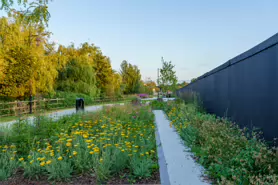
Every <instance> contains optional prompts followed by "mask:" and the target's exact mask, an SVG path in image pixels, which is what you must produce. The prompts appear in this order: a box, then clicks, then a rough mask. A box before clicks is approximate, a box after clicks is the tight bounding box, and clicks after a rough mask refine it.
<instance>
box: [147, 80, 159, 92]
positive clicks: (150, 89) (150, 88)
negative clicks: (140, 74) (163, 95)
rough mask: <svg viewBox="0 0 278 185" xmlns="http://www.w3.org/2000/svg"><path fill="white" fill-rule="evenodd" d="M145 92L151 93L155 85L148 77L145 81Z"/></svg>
mask: <svg viewBox="0 0 278 185" xmlns="http://www.w3.org/2000/svg"><path fill="white" fill-rule="evenodd" d="M144 84H145V92H146V93H147V94H153V91H154V90H156V88H157V86H156V83H155V82H154V81H152V80H151V79H150V78H148V79H147V80H146V81H145V82H144Z"/></svg>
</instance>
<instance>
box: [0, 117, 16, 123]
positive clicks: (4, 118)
mask: <svg viewBox="0 0 278 185" xmlns="http://www.w3.org/2000/svg"><path fill="white" fill-rule="evenodd" d="M17 119H18V117H16V116H7V117H0V123H1V122H2V123H3V122H9V121H14V120H17Z"/></svg>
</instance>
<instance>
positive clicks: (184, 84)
mask: <svg viewBox="0 0 278 185" xmlns="http://www.w3.org/2000/svg"><path fill="white" fill-rule="evenodd" d="M187 85H188V83H187V82H186V81H183V82H181V83H178V84H177V88H178V89H180V88H183V87H185V86H187Z"/></svg>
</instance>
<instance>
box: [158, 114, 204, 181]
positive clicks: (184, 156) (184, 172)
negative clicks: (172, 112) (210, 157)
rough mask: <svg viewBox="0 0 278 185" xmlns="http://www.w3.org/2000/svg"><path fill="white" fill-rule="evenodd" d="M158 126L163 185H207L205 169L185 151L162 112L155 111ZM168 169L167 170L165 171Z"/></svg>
mask: <svg viewBox="0 0 278 185" xmlns="http://www.w3.org/2000/svg"><path fill="white" fill-rule="evenodd" d="M153 113H154V114H155V123H156V125H157V137H158V138H157V140H158V142H159V143H161V146H160V145H158V157H159V166H160V176H161V184H162V185H168V184H170V185H207V184H209V183H207V182H204V181H203V180H202V177H201V176H202V175H203V168H202V167H201V166H200V165H199V164H197V163H196V162H195V161H194V160H193V158H192V157H191V155H192V153H191V152H189V151H188V149H187V151H186V150H185V149H186V148H185V146H184V145H183V143H182V140H181V138H180V136H179V135H178V133H177V132H176V131H175V129H174V128H171V127H170V122H169V120H167V118H166V115H165V114H164V112H163V111H161V110H154V111H153ZM165 168H166V169H165ZM167 178H169V179H167Z"/></svg>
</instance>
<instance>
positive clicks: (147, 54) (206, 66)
mask: <svg viewBox="0 0 278 185" xmlns="http://www.w3.org/2000/svg"><path fill="white" fill-rule="evenodd" d="M277 7H278V1H277V0H268V1H262V0H244V1H243V0H233V1H223V0H210V1H205V0H79V1H78V0H54V1H53V2H51V3H50V4H49V10H50V13H51V19H50V22H49V30H50V31H51V32H53V36H52V39H53V40H56V41H58V42H59V43H61V44H64V45H68V44H70V43H71V42H74V43H76V45H79V44H80V43H82V42H92V43H94V44H95V45H97V46H99V47H100V48H101V49H102V51H103V53H104V54H105V55H107V56H109V57H110V58H111V61H112V67H113V68H114V69H116V70H119V68H120V63H121V62H122V60H127V61H129V62H130V63H132V64H135V65H138V66H139V68H140V70H141V74H142V76H143V79H145V78H146V77H151V78H152V79H153V80H155V79H156V75H157V74H156V73H157V68H158V67H160V66H161V57H162V56H163V57H164V59H165V60H167V61H169V60H171V61H172V62H173V63H174V64H175V66H176V71H177V76H178V78H179V80H190V79H192V78H194V77H198V76H200V75H202V74H203V73H205V72H207V71H209V70H211V69H213V68H215V67H217V66H218V65H220V64H222V63H224V62H226V61H227V60H229V59H231V58H233V57H234V56H236V55H238V54H240V53H242V52H244V51H246V50H248V49H250V48H251V47H253V46H255V45H256V44H258V43H260V42H262V41H263V40H265V39H267V38H268V37H270V36H272V35H273V34H275V33H276V32H277V31H278V23H277V20H278V12H277Z"/></svg>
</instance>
